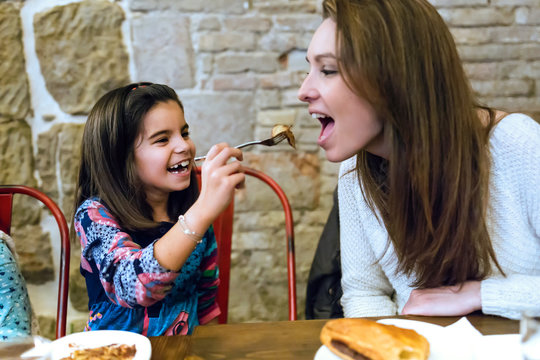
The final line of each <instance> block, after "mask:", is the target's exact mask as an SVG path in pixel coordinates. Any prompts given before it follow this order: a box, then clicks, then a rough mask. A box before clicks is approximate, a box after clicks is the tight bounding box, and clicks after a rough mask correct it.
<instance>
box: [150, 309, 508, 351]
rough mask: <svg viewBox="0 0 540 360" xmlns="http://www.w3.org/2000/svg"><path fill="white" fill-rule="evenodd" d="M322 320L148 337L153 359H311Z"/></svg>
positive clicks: (487, 328)
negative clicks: (189, 334)
mask: <svg viewBox="0 0 540 360" xmlns="http://www.w3.org/2000/svg"><path fill="white" fill-rule="evenodd" d="M400 318H403V319H411V320H420V321H425V322H430V323H433V324H438V325H443V326H446V325H450V324H452V323H453V322H455V321H457V320H459V319H460V317H420V316H400ZM467 318H468V319H469V321H470V322H471V324H472V325H474V326H475V327H476V328H477V329H478V330H479V331H480V332H481V333H482V334H484V335H494V334H516V333H518V332H519V322H518V321H516V320H508V319H503V318H499V317H495V316H485V315H471V316H468V317H467ZM373 319H380V318H373ZM325 323H326V320H299V321H278V322H263V323H241V324H226V325H206V326H199V327H197V328H196V329H195V332H194V333H193V335H191V336H157V337H151V338H150V342H151V343H152V360H166V359H184V358H185V359H187V360H213V359H216V360H217V359H235V360H236V359H250V360H253V359H261V360H262V359H264V360H274V359H283V360H286V359H295V360H304V359H305V360H313V357H314V356H315V353H316V352H317V350H318V349H319V347H320V346H321V342H320V340H319V334H320V332H321V328H322V327H323V326H324V324H325Z"/></svg>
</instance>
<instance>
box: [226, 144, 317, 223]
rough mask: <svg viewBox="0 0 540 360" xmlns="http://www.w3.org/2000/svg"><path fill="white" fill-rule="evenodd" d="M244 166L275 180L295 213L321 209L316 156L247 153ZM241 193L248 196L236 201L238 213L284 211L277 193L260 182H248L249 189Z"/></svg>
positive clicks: (295, 153)
mask: <svg viewBox="0 0 540 360" xmlns="http://www.w3.org/2000/svg"><path fill="white" fill-rule="evenodd" d="M278 146H279V145H278ZM283 146H286V145H283ZM244 164H245V165H246V166H249V167H252V168H254V169H257V170H261V171H263V172H265V173H266V174H268V175H269V176H270V177H272V178H273V179H274V180H275V181H276V182H277V183H278V184H279V185H280V186H281V188H282V189H283V191H284V192H285V194H286V195H287V197H288V198H289V203H290V204H291V207H293V209H312V210H313V209H315V208H317V205H318V200H319V185H320V184H319V170H320V168H319V159H318V158H317V157H316V156H314V155H312V154H303V153H298V152H286V153H275V152H271V153H270V152H267V153H262V154H252V153H244ZM298 184H302V186H299V185H298ZM241 191H243V192H245V196H244V197H243V199H242V201H236V210H235V211H239V212H246V211H269V210H278V209H281V208H282V207H281V203H280V202H279V200H278V199H277V196H276V195H275V193H274V192H273V191H272V190H270V188H269V187H268V186H267V185H266V184H264V183H262V182H261V181H258V180H257V179H251V178H248V179H246V187H245V189H243V190H241Z"/></svg>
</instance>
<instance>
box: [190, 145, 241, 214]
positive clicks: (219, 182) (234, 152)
mask: <svg viewBox="0 0 540 360" xmlns="http://www.w3.org/2000/svg"><path fill="white" fill-rule="evenodd" d="M232 158H235V159H236V160H234V161H230V160H231V159H232ZM242 159H243V155H242V151H241V150H239V149H236V148H233V147H230V146H228V145H227V144H225V143H220V144H217V145H214V146H212V148H211V149H210V151H208V154H207V155H206V160H205V161H204V163H203V165H202V168H201V192H200V195H199V198H198V200H197V202H196V204H197V205H200V207H201V209H203V210H204V213H205V214H204V217H209V218H211V221H213V220H214V219H215V218H216V217H217V216H218V215H219V214H220V213H221V212H222V211H223V210H225V208H226V207H227V206H228V205H229V203H230V202H231V201H232V199H233V196H234V189H236V188H239V187H242V186H243V184H244V180H245V174H244V173H243V172H242V169H241V164H240V161H239V160H242ZM200 215H203V214H200Z"/></svg>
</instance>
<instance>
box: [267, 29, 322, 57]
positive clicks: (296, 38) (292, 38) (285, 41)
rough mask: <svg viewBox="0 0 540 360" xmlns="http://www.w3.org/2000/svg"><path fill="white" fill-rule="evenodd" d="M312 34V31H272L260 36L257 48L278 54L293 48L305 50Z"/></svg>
mask: <svg viewBox="0 0 540 360" xmlns="http://www.w3.org/2000/svg"><path fill="white" fill-rule="evenodd" d="M312 36H313V34H312V33H295V32H282V31H279V32H278V31H273V32H269V33H267V34H265V35H263V36H261V39H260V40H259V46H258V48H259V49H260V50H264V51H275V52H279V53H280V54H286V53H289V52H291V51H293V50H295V49H300V50H307V48H308V46H309V43H310V41H311V37H312Z"/></svg>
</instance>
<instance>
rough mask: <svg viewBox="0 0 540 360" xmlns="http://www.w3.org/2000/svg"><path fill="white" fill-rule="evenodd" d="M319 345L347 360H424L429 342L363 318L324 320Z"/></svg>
mask: <svg viewBox="0 0 540 360" xmlns="http://www.w3.org/2000/svg"><path fill="white" fill-rule="evenodd" d="M321 342H322V343H323V344H324V345H325V346H326V347H327V348H329V349H330V351H332V352H333V353H334V354H336V355H338V356H339V357H340V358H342V359H347V360H366V359H367V360H398V359H407V360H425V359H427V358H428V356H429V342H428V341H427V340H426V338H425V337H423V336H422V335H420V334H418V333H417V332H416V331H414V330H409V329H403V328H400V327H397V326H394V325H385V324H380V323H378V322H375V321H371V320H365V319H336V320H330V321H328V322H327V323H326V324H325V325H324V327H323V329H322V331H321Z"/></svg>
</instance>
